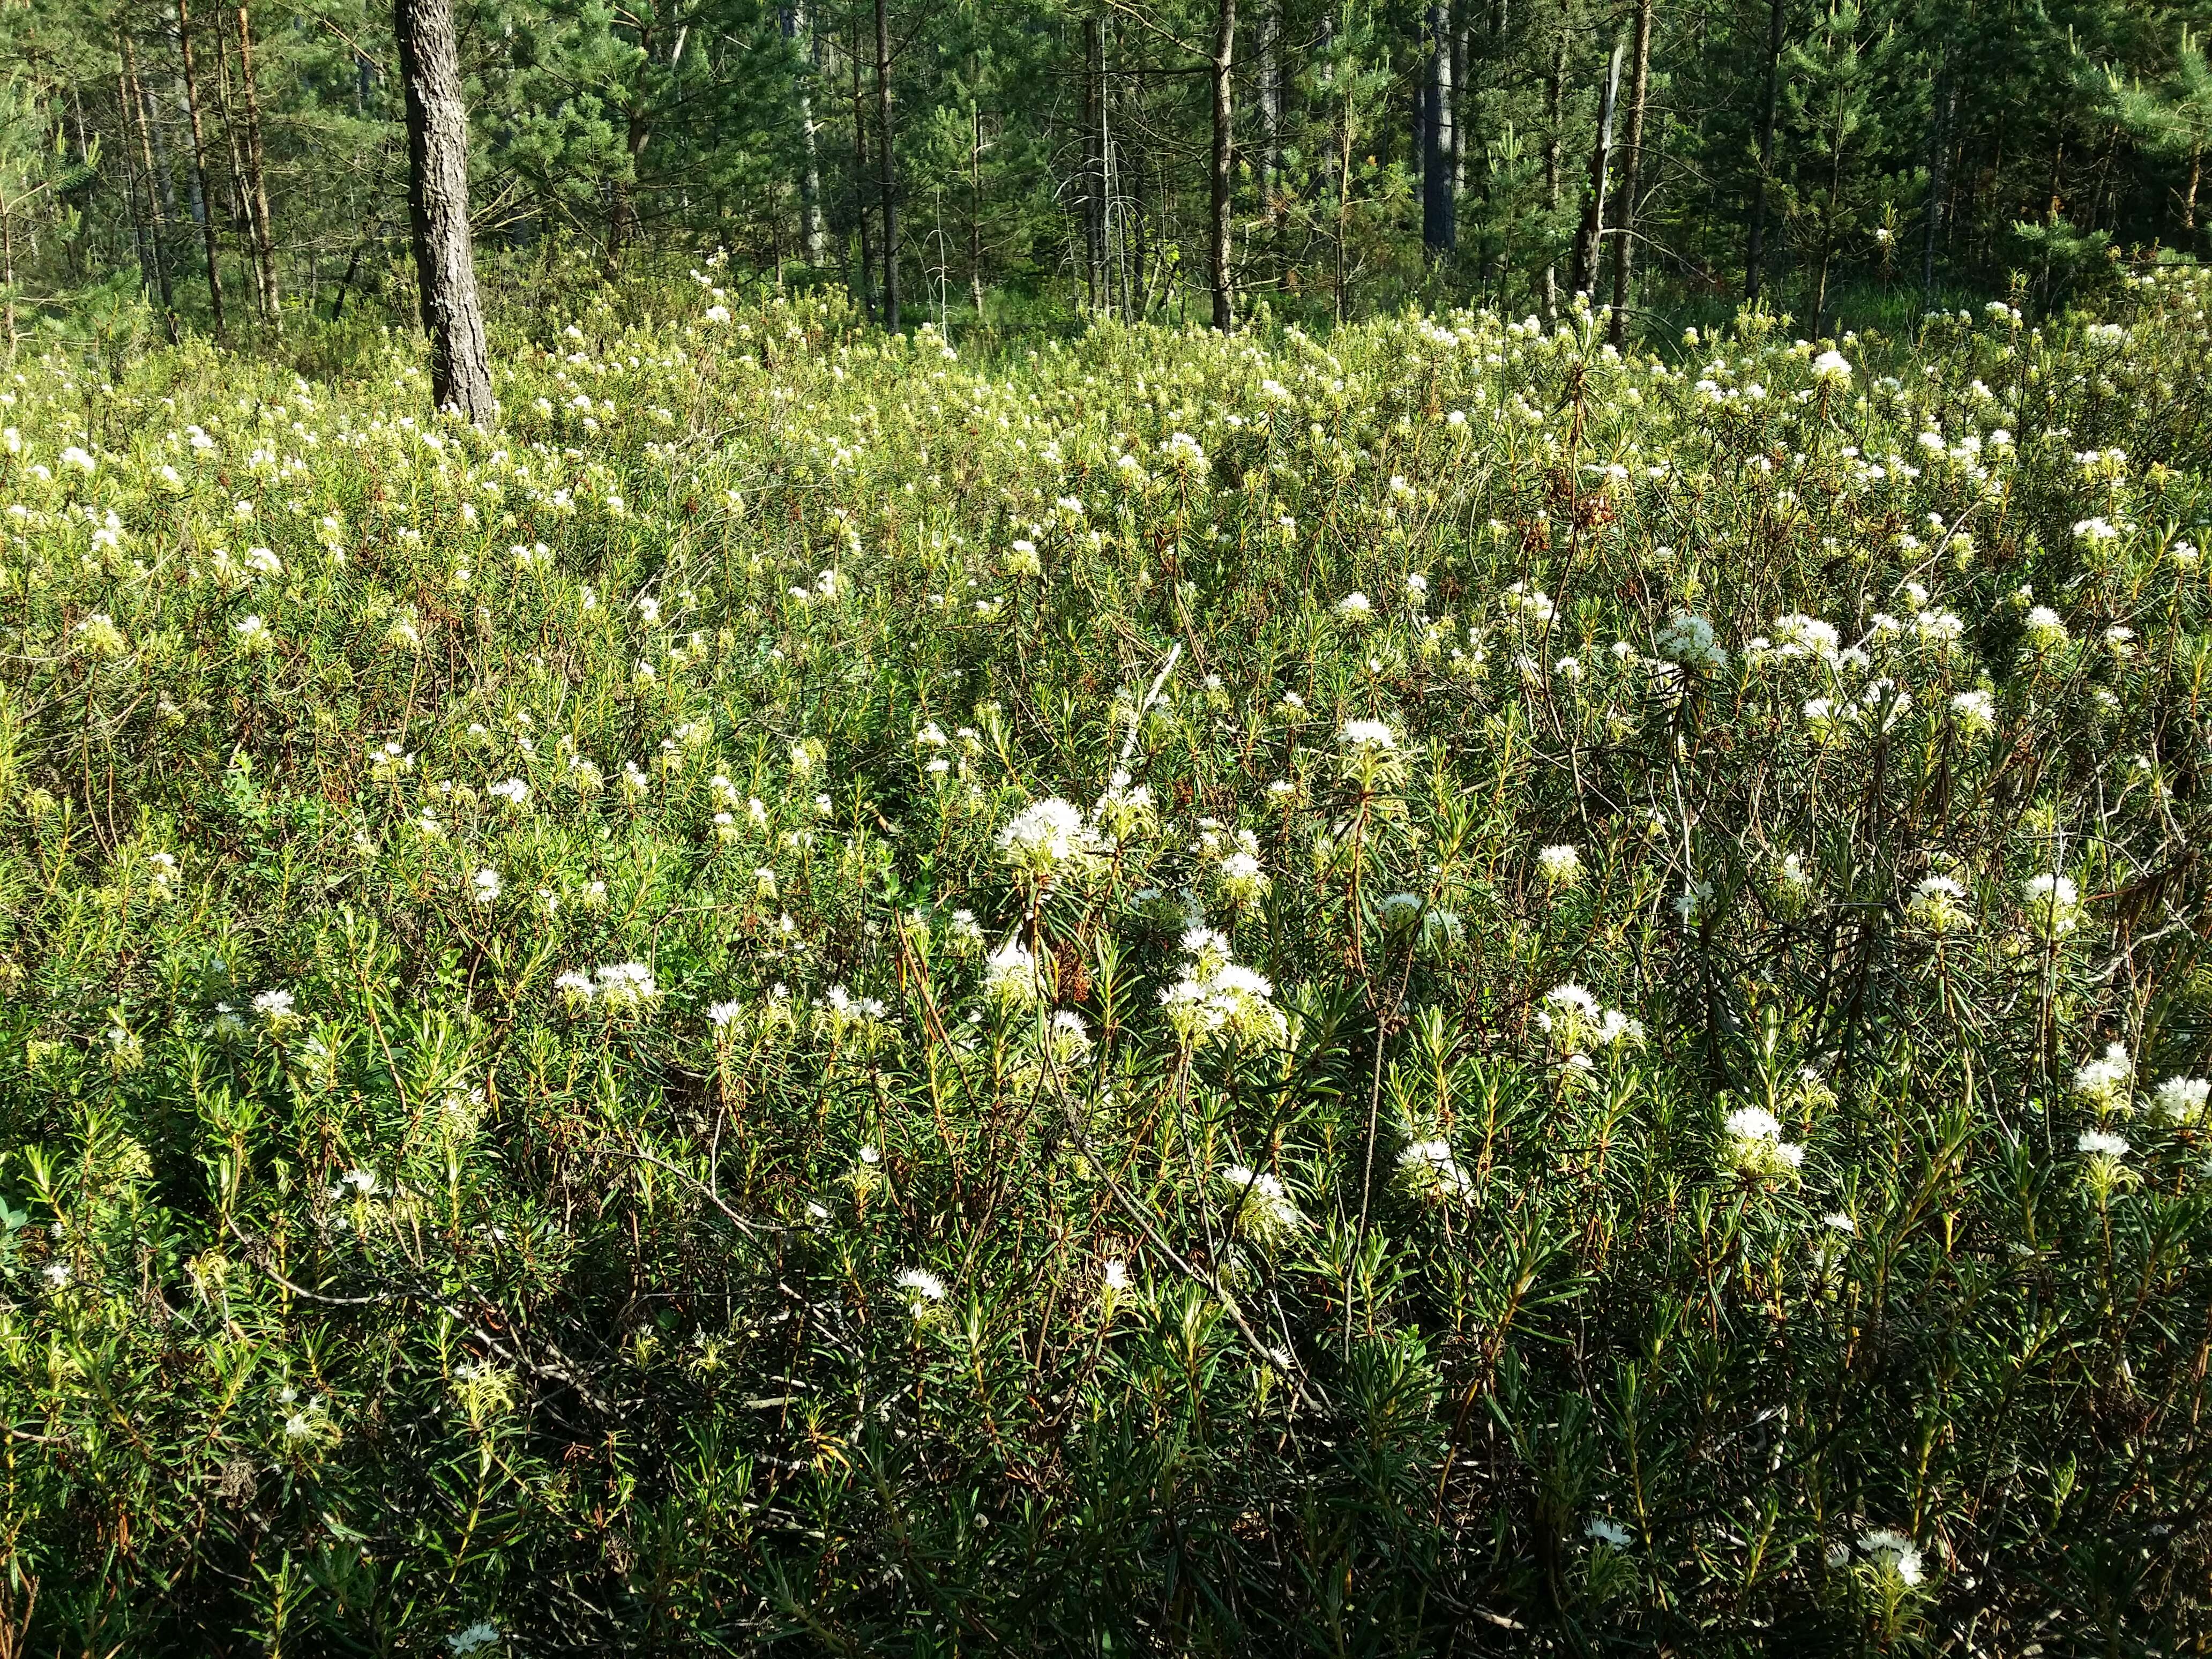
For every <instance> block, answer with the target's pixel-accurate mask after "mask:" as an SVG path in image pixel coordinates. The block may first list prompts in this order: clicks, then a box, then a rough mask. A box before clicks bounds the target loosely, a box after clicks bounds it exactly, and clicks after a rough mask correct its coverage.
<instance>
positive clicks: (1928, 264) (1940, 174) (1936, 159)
mask: <svg viewBox="0 0 2212 1659" xmlns="http://www.w3.org/2000/svg"><path fill="white" fill-rule="evenodd" d="M1951 95H1952V94H1951V65H1950V63H1949V61H1948V59H1947V60H1946V61H1945V63H1944V64H1943V67H1942V70H1940V71H1939V72H1938V73H1937V75H1936V95H1935V97H1934V98H1933V99H1932V100H1929V110H1928V207H1927V210H1926V211H1925V213H1924V214H1923V216H1922V219H1921V226H1920V304H1921V307H1922V308H1923V310H1924V309H1926V308H1927V307H1929V306H1932V305H1933V304H1934V303H1935V299H1936V238H1937V237H1939V236H1940V235H1942V227H1943V191H1944V186H1945V183H1946V180H1945V179H1944V169H1945V167H1947V165H1948V163H1949V161H1950V159H1951V137H1950V126H1951Z"/></svg>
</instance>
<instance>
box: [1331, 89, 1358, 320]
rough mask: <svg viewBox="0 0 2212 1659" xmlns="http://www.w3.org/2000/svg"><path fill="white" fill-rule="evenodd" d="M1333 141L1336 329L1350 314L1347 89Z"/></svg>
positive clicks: (1349, 120) (1351, 128) (1349, 95)
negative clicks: (1335, 147)
mask: <svg viewBox="0 0 2212 1659" xmlns="http://www.w3.org/2000/svg"><path fill="white" fill-rule="evenodd" d="M1336 137H1337V152H1336V157H1335V161H1336V320H1337V322H1338V324H1339V325H1341V324H1342V323H1343V322H1344V320H1345V319H1346V317H1348V316H1350V315H1351V311H1352V295H1351V289H1352V250H1351V247H1350V243H1351V240H1352V142H1353V138H1354V137H1355V129H1354V126H1353V112H1352V93H1351V91H1350V89H1349V87H1348V86H1347V88H1346V92H1345V94H1344V103H1343V115H1342V118H1341V119H1340V121H1339V123H1338V126H1337V135H1336Z"/></svg>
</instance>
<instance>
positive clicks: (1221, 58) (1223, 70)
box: [878, 0, 1237, 333]
mask: <svg viewBox="0 0 2212 1659" xmlns="http://www.w3.org/2000/svg"><path fill="white" fill-rule="evenodd" d="M878 3H879V4H880V3H881V0H878ZM1236 52H1237V0H1220V10H1219V11H1218V14H1217V15H1216V17H1215V21H1214V30H1213V65H1212V68H1213V200H1212V223H1211V225H1210V227H1209V234H1208V237H1207V240H1208V242H1209V244H1210V253H1211V257H1210V258H1209V260H1208V264H1209V267H1210V269H1209V272H1208V274H1209V275H1210V276H1211V277H1212V283H1213V325H1214V327H1216V328H1218V329H1219V330H1220V331H1222V332H1224V333H1227V332H1228V331H1230V330H1231V329H1232V328H1234V327H1235V326H1236V325H1237V296H1236V295H1235V292H1234V291H1233V289H1232V288H1231V283H1232V282H1233V281H1234V278H1233V276H1231V271H1230V258H1231V246H1230V240H1229V207H1230V201H1231V194H1230V191H1231V185H1232V184H1233V182H1234V178H1233V175H1232V173H1231V163H1232V161H1233V159H1234V155H1235V151H1234V148H1233V142H1234V135H1233V133H1232V131H1231V121H1232V120H1233V119H1234V118H1235V116H1236V112H1237V108H1236V101H1235V100H1236V83H1235V82H1234V81H1233V80H1232V79H1231V69H1232V67H1233V66H1234V64H1235V59H1236Z"/></svg>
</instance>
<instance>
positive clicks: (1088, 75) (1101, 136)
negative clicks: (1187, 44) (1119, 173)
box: [1083, 17, 1107, 312]
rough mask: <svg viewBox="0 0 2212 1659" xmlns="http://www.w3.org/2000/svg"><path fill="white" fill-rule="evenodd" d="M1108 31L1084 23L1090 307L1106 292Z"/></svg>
mask: <svg viewBox="0 0 2212 1659" xmlns="http://www.w3.org/2000/svg"><path fill="white" fill-rule="evenodd" d="M1104 34H1105V32H1104V31H1103V29H1101V28H1100V27H1099V26H1098V20H1097V18H1095V17H1090V18H1085V20H1084V23H1083V275H1084V287H1085V291H1086V292H1087V293H1088V295H1089V296H1090V301H1091V310H1092V311H1094V312H1096V311H1097V310H1098V309H1099V308H1100V307H1103V306H1104V305H1105V304H1106V303H1107V295H1106V71H1105V40H1104Z"/></svg>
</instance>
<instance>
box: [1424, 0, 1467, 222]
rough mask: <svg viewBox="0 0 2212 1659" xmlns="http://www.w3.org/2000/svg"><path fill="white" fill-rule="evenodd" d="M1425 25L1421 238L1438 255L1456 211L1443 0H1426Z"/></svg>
mask: <svg viewBox="0 0 2212 1659" xmlns="http://www.w3.org/2000/svg"><path fill="white" fill-rule="evenodd" d="M1428 30H1429V42H1428V45H1429V72H1428V77H1427V85H1426V88H1425V92H1424V99H1425V105H1426V107H1425V110H1424V111H1423V115H1424V119H1423V121H1422V123H1421V138H1422V149H1421V240H1422V241H1423V242H1424V243H1425V244H1426V245H1427V246H1428V250H1429V252H1431V253H1432V254H1443V253H1449V252H1451V250H1452V249H1453V248H1455V247H1456V246H1458V245H1459V215H1458V212H1457V204H1455V202H1454V201H1453V199H1452V182H1453V173H1454V161H1453V151H1454V149H1455V144H1454V142H1453V131H1452V30H1451V8H1450V7H1449V6H1448V5H1446V4H1444V3H1443V0H1430V3H1429V11H1428Z"/></svg>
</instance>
